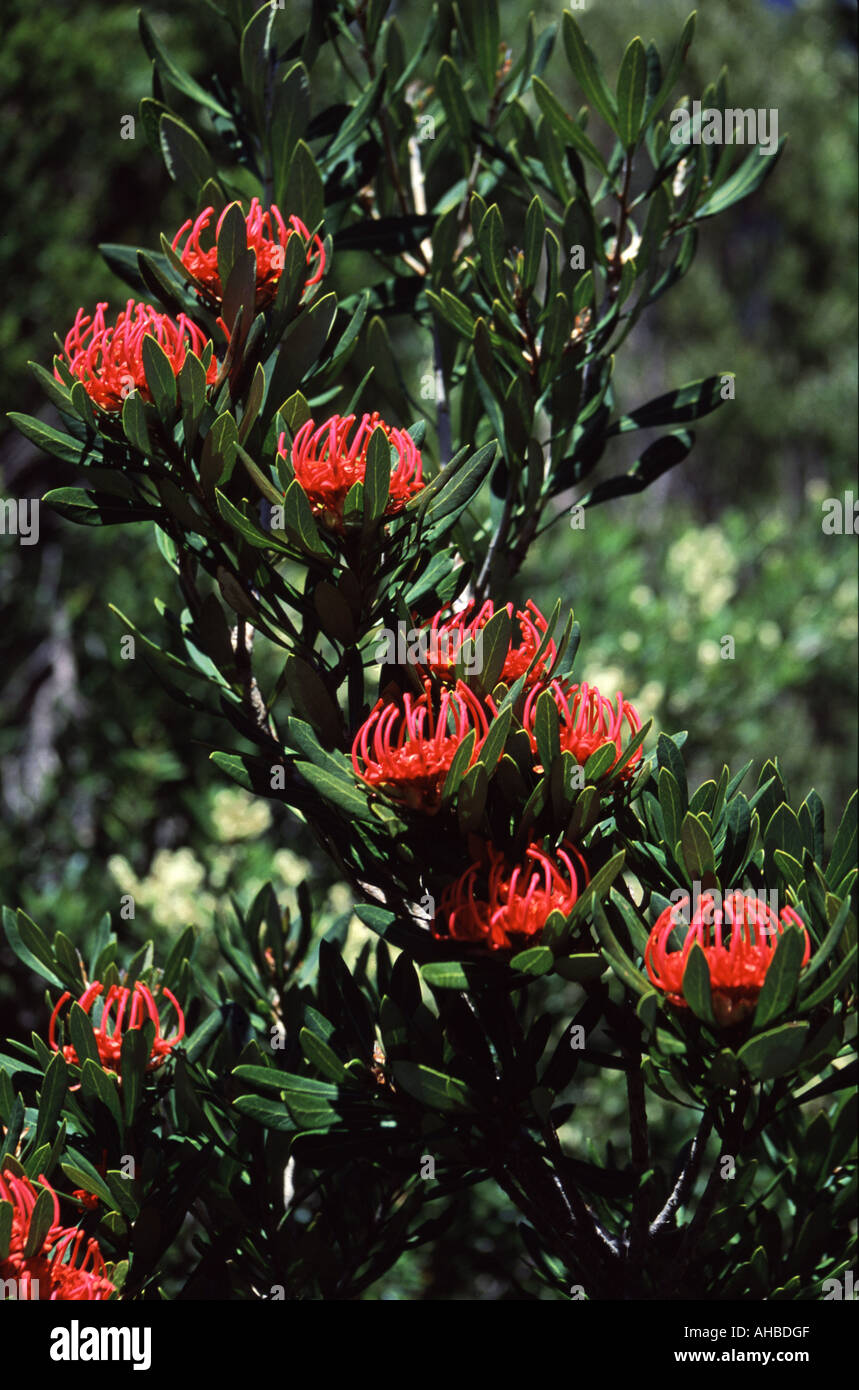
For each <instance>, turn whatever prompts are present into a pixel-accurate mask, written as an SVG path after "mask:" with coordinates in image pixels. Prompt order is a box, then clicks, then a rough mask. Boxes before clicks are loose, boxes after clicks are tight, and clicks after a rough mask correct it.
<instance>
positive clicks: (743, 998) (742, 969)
mask: <svg viewBox="0 0 859 1390" xmlns="http://www.w3.org/2000/svg"><path fill="white" fill-rule="evenodd" d="M688 909H689V899H688V897H687V898H683V899H681V901H680V902H678V903H672V904H671V906H670V907H666V909H665V911H664V912H662V913H661V914H660V916H659V918H658V920H657V921H656V922H655V923H654V926H653V929H652V931H651V933H650V936H649V938H648V941H647V946H646V948H645V952H644V964H645V966H646V967H647V973H648V975H649V976H650V978H651V980H652V981H653V983H654V984H655V985H656V987H657V989H661V990H663V991H664V992H665V993H666V994H667V996H668V998H669V999H670V1000H671V1003H672V1004H678V1005H680V1006H681V1007H686V1000H685V999H684V998H683V993H682V989H683V973H684V971H685V969H686V961H687V959H688V957H689V952H690V951H691V949H692V943H693V942H695V941H697V942H698V945H699V946H700V947H701V948H702V950H703V952H704V955H705V956H706V957H707V964H708V965H709V967H710V984H711V993H712V1000H713V1014H714V1015H715V1018H716V1021H717V1023H719V1024H721V1025H722V1026H723V1027H725V1026H726V1025H728V1024H732V1023H739V1022H741V1021H742V1019H744V1018H746V1017H747V1016H748V1015H749V1014H750V1013H752V1012H753V1010H754V1007H755V1004H756V1003H757V999H758V995H759V994H760V992H761V989H762V988H763V983H764V980H765V978H766V973H767V971H768V970H769V967H770V964H771V962H772V958H773V954H774V952H775V948H776V945H777V938H778V937H779V936H780V935H781V933H782V932H783V931H784V929H785V927H786V926H789V925H793V926H796V927H799V928H800V930H801V931H802V932H803V934H804V936H805V953H804V955H803V958H802V964H803V965H805V964H806V963H807V961H808V957H809V954H810V951H811V943H810V941H809V938H808V932H807V931H806V929H805V925H804V923H803V922H802V919H801V918H800V917H799V915H798V914H797V913H796V912H794V910H793V908H791V907H785V908H783V909H782V911H781V912H780V913H779V915H778V917H777V916H776V914H775V913H774V912H773V910H772V908H771V907H770V906H769V904H767V903H764V902H762V901H761V900H760V899H759V898H753V897H746V896H744V895H743V894H742V893H730V894H729V895H728V896H727V897H726V898H725V901H724V903H723V904H722V905H721V906H719V903H718V902H717V900H716V898H715V897H714V895H713V894H712V893H704V894H702V896H701V897H700V898H699V900H698V903H697V905H696V909H695V912H694V915H693V917H692V921H691V924H689V925H688V926H687V923H689V918H688ZM681 924H682V925H683V926H687V931H686V938H685V941H684V943H683V946H682V948H681V949H679V950H678V949H675V950H670V949H669V945H668V943H669V940H670V937H671V933H672V932H673V931H674V929H675V927H678V926H680V925H681ZM711 932H712V941H711Z"/></svg>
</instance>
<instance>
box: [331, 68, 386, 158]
mask: <svg viewBox="0 0 859 1390" xmlns="http://www.w3.org/2000/svg"><path fill="white" fill-rule="evenodd" d="M386 79H387V74H386V72H385V69H384V68H382V69H381V70H380V71H379V73H378V74H377V75H376V77H375V78H374V79H373V80H372V81H371V82H368V83H367V84H366V86H365V87H364V91H363V93H362V94H361V96H360V98H359V100H358V101H357V102H356V103H355V105H354V106H353V107H352V110H351V112H350V113H349V115H348V116H347V117H346V120H345V121H344V122H343V124H342V126H341V127H340V128H339V130H338V131H337V134H336V135H335V136H334V139H333V140H332V141H331V144H330V145H329V146H328V148H327V150H326V151H325V159H326V163H327V162H328V161H329V160H332V159H334V158H336V156H337V155H339V154H341V153H342V152H343V151H344V150H345V149H346V148H347V147H348V146H349V144H350V143H352V142H354V141H355V139H356V137H363V136H364V134H365V133H366V131H367V127H368V125H369V122H370V121H371V120H372V118H373V116H374V115H375V114H376V111H377V110H378V108H379V106H380V105H381V103H382V99H383V97H384V95H385V82H386ZM329 167H330V166H329Z"/></svg>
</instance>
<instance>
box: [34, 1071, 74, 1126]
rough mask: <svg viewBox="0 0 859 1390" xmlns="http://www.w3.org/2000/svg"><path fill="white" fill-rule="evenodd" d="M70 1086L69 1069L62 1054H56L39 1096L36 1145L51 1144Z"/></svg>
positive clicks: (46, 1073)
mask: <svg viewBox="0 0 859 1390" xmlns="http://www.w3.org/2000/svg"><path fill="white" fill-rule="evenodd" d="M68 1086H69V1069H68V1066H67V1065H66V1059H65V1057H64V1056H63V1054H62V1052H56V1053H54V1056H53V1057H52V1058H51V1061H50V1063H49V1065H48V1069H47V1071H46V1072H45V1079H44V1081H43V1083H42V1089H41V1092H40V1095H39V1123H38V1126H37V1129H36V1144H37V1145H39V1144H46V1143H49V1142H50V1139H51V1136H52V1134H53V1130H54V1127H55V1125H56V1123H57V1120H58V1119H59V1117H60V1114H61V1113H62V1109H63V1101H64V1100H65V1098H66V1092H67V1091H68Z"/></svg>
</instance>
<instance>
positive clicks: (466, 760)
mask: <svg viewBox="0 0 859 1390" xmlns="http://www.w3.org/2000/svg"><path fill="white" fill-rule="evenodd" d="M476 741H477V731H476V730H475V729H469V731H468V733H467V734H466V736H465V738H464V739H463V740H462V742H461V743H460V745H459V747H458V748H457V750H456V752H455V753H454V755H453V757H452V759H451V762H450V767H449V768H448V770H447V776H446V777H445V779H444V786H443V787H442V789H441V799H442V803H443V804H445V805H446V804H447V803H448V802H449V801H452V800H453V798H454V796H455V795H456V791H457V788H458V787H459V784H460V782H461V781H462V779H463V777H464V776H465V774H466V772H467V771H468V768H469V765H470V762H471V755H472V753H473V752H474V745H475V743H476Z"/></svg>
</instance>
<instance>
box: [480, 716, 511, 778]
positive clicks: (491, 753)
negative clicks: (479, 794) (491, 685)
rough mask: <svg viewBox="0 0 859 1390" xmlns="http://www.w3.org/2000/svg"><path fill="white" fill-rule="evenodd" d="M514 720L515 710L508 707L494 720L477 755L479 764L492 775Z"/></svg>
mask: <svg viewBox="0 0 859 1390" xmlns="http://www.w3.org/2000/svg"><path fill="white" fill-rule="evenodd" d="M512 719H513V708H512V706H511V705H507V706H506V708H504V709H502V711H501V713H500V714H499V716H498V718H497V719H494V720H493V721H492V723H491V724H490V726H489V733H488V734H487V735H486V738H485V739H484V740H483V743H482V745H481V748H480V752H479V753H478V755H477V761H478V763H480V764H482V766H483V767H484V768H485V769H486V771H487V773H489V774H490V775H491V774H492V772H493V771H494V770H495V766H496V764H497V762H498V759H499V758H500V757H501V753H502V751H503V749H504V745H505V743H506V742H507V735H508V733H509V732H510V724H511V721H512Z"/></svg>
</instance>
